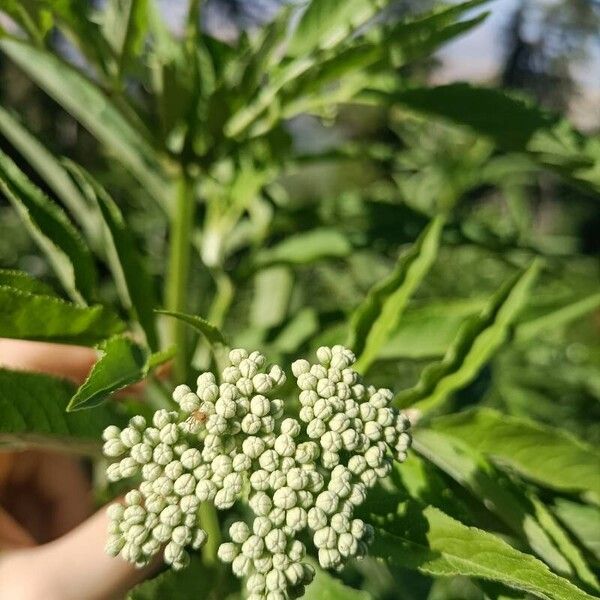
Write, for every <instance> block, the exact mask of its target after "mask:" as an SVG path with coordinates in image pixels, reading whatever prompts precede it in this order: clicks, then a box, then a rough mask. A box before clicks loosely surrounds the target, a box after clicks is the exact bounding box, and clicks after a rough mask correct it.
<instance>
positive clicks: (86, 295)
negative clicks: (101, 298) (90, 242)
mask: <svg viewBox="0 0 600 600" xmlns="http://www.w3.org/2000/svg"><path fill="white" fill-rule="evenodd" d="M0 190H2V192H4V194H5V195H6V197H7V198H8V200H9V202H10V203H11V204H12V205H13V207H14V208H15V210H16V211H17V213H18V215H19V216H20V217H21V219H22V221H23V223H24V224H25V226H26V227H27V229H28V230H29V233H30V234H31V236H32V238H33V239H34V240H35V241H36V243H37V244H38V246H39V247H40V248H41V250H42V251H43V252H44V253H45V254H46V256H47V257H48V260H49V261H50V263H51V264H52V266H53V268H54V271H55V272H56V275H57V276H58V278H59V279H60V281H61V283H62V284H63V286H64V288H65V290H66V291H67V293H68V294H69V295H70V296H71V297H72V298H73V300H75V301H76V302H81V303H85V301H86V300H89V299H90V298H91V297H92V296H93V293H94V287H95V285H96V270H95V267H94V262H93V260H92V257H91V255H90V253H89V251H88V249H87V247H86V246H85V244H84V242H83V240H82V239H81V236H80V235H79V233H78V231H77V230H76V229H75V227H74V226H73V225H72V223H71V222H70V221H69V219H68V217H67V216H66V215H65V213H64V212H63V211H62V209H61V208H60V207H59V206H58V205H56V204H54V203H53V202H51V201H50V200H49V199H48V198H47V197H46V196H45V195H44V194H43V193H42V191H41V190H40V189H39V188H37V187H36V186H35V185H33V183H31V181H29V179H28V178H27V177H26V176H25V174H24V173H23V172H22V171H21V170H20V169H19V168H18V167H17V165H16V164H15V163H14V162H13V161H12V160H11V159H10V158H9V157H8V156H7V155H6V154H4V153H3V152H1V151H0Z"/></svg>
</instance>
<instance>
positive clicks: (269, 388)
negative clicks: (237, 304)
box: [105, 346, 410, 600]
mask: <svg viewBox="0 0 600 600" xmlns="http://www.w3.org/2000/svg"><path fill="white" fill-rule="evenodd" d="M317 357H318V359H319V362H318V363H317V364H312V365H311V364H310V363H308V362H307V361H305V360H299V361H296V362H295V363H294V364H293V365H292V372H293V374H294V376H295V377H296V382H297V386H298V388H299V389H300V394H299V400H300V405H301V410H300V414H299V419H296V418H290V417H287V418H284V415H283V402H282V401H281V400H280V399H277V398H275V399H272V398H271V395H272V392H274V391H275V390H276V389H277V388H278V387H279V386H280V385H282V384H283V383H284V382H285V375H284V373H283V371H282V370H281V369H280V368H279V367H277V366H274V367H272V368H271V369H270V370H269V371H268V373H267V372H264V369H263V367H264V363H265V359H264V357H263V356H262V355H261V354H260V353H258V352H253V353H250V354H249V353H248V352H246V351H245V350H240V349H236V350H232V351H231V352H230V355H229V364H228V365H227V366H226V367H225V369H224V370H223V372H222V374H221V383H220V384H219V383H218V382H217V380H216V378H215V376H214V375H213V374H212V373H203V374H202V375H200V377H199V378H198V380H197V390H196V392H193V391H192V390H190V388H189V387H187V386H183V385H182V386H179V387H177V388H176V389H175V391H174V393H173V398H174V400H175V401H176V402H177V404H178V405H179V407H180V411H178V412H167V411H158V412H157V413H156V414H155V417H154V419H153V427H148V428H147V427H146V426H145V421H143V419H141V418H140V417H135V418H134V419H132V421H131V422H130V425H129V427H127V428H126V429H124V430H123V431H119V430H118V429H117V428H114V427H111V428H108V429H107V431H106V432H105V439H106V444H105V453H106V455H107V456H111V457H120V456H123V455H124V454H126V456H125V457H124V458H121V460H120V462H118V463H114V464H113V465H110V466H109V468H108V476H109V478H110V479H112V480H117V479H120V478H123V477H130V476H131V475H134V474H137V473H141V475H142V479H143V481H142V484H141V485H140V486H139V489H138V490H134V491H132V492H130V493H129V494H128V495H127V496H126V498H125V506H121V505H116V506H114V507H111V509H110V510H111V518H112V525H111V536H110V539H109V544H108V545H109V548H108V550H109V552H111V553H112V554H116V553H119V554H120V555H121V556H122V557H124V558H125V559H127V560H130V561H131V562H135V563H136V564H144V563H145V562H147V561H148V560H149V558H150V557H151V556H152V555H153V554H155V553H156V552H158V551H159V550H160V547H161V546H162V545H164V544H166V547H165V559H166V561H167V562H170V563H171V564H173V567H174V568H179V567H181V566H183V565H184V564H185V563H186V560H187V553H186V550H185V547H186V546H191V547H192V548H197V547H199V546H200V545H201V544H202V542H203V541H204V539H205V538H206V534H205V533H204V531H203V530H202V529H201V527H200V524H199V522H198V521H197V519H196V515H197V508H198V505H199V503H200V502H212V503H213V504H214V506H215V507H216V508H218V509H222V510H225V509H229V508H231V507H232V506H233V505H234V504H235V503H236V501H239V500H243V501H245V502H247V505H248V506H249V508H250V509H251V512H252V513H253V516H252V517H251V519H250V520H249V522H245V521H236V522H234V523H233V524H232V525H231V527H230V529H229V537H230V541H227V542H225V543H223V544H221V546H220V547H219V550H218V555H219V558H220V559H221V560H222V561H223V562H226V563H231V565H232V570H233V572H234V574H235V575H236V576H238V577H240V578H244V579H245V587H246V592H247V597H248V598H249V600H261V599H267V600H285V599H286V598H294V597H299V596H301V595H302V594H303V592H304V587H305V586H306V585H307V584H308V583H310V581H311V580H312V578H313V575H314V571H313V569H312V567H311V566H310V565H308V564H307V563H305V562H303V559H304V557H305V555H306V547H305V545H304V544H303V543H302V542H301V541H300V540H299V539H297V538H298V537H299V535H300V534H301V533H302V532H305V531H306V532H308V533H309V534H310V535H311V537H312V541H313V544H314V546H315V548H316V549H317V554H318V559H319V563H320V564H321V566H322V567H324V568H335V569H339V568H341V567H342V566H343V564H344V562H345V561H346V560H347V559H349V558H351V557H361V556H364V554H365V553H366V551H367V544H368V543H369V542H370V540H371V538H372V535H373V530H372V528H371V527H370V526H369V525H367V524H365V523H364V522H363V521H361V520H360V519H357V518H354V511H355V508H356V507H357V506H359V505H360V504H362V503H363V502H364V500H365V498H366V494H367V492H368V489H369V488H371V487H373V486H374V485H375V483H376V482H377V480H378V479H380V478H382V477H385V476H387V475H388V474H389V472H390V470H391V464H392V459H393V458H396V459H397V460H404V458H405V457H406V450H407V447H408V445H409V444H410V436H409V434H408V433H407V429H408V425H409V424H408V420H407V419H406V418H405V417H404V416H403V415H402V414H401V413H399V412H398V411H397V410H396V409H394V408H392V407H391V406H390V401H391V399H392V394H391V392H390V391H389V390H386V389H375V388H373V387H371V386H369V387H365V386H364V385H363V384H362V382H361V379H360V377H359V375H358V374H357V373H356V372H354V371H353V370H352V368H351V367H352V365H353V363H354V360H355V359H354V355H353V354H352V352H351V351H349V350H347V349H346V348H343V347H342V346H334V347H333V348H326V347H323V348H319V350H318V351H317ZM174 465H179V466H178V467H176V466H174Z"/></svg>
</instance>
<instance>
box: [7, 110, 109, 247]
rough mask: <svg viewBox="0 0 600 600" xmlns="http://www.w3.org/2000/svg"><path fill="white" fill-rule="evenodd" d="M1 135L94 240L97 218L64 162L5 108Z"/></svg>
mask: <svg viewBox="0 0 600 600" xmlns="http://www.w3.org/2000/svg"><path fill="white" fill-rule="evenodd" d="M0 132H2V134H3V135H4V137H6V139H7V140H8V141H9V142H10V143H11V144H12V145H13V146H14V147H15V148H16V149H17V150H18V151H19V153H20V154H21V155H22V156H23V158H25V160H27V162H28V163H29V164H30V165H31V166H32V167H33V168H34V169H35V170H36V171H37V173H38V174H39V175H40V177H41V178H42V179H43V180H44V182H45V183H46V184H47V185H48V187H50V188H51V189H52V191H53V192H54V193H55V194H56V197H57V198H59V199H60V200H61V202H62V203H63V204H64V205H65V206H66V207H67V208H68V209H69V211H70V214H71V215H72V216H73V217H74V218H75V219H76V220H77V222H78V223H79V224H80V225H81V227H82V228H83V229H84V230H85V232H86V233H87V234H88V235H89V236H91V237H94V236H95V232H96V230H97V227H96V223H95V220H94V215H93V213H92V212H91V211H90V207H89V206H88V204H87V202H86V201H85V198H83V197H82V195H81V194H80V193H79V190H78V189H77V188H76V187H75V185H73V182H72V181H71V178H70V177H69V175H68V174H67V172H66V171H65V169H64V167H63V166H62V165H61V164H60V161H59V160H58V159H57V158H56V157H55V156H54V155H53V154H52V153H51V152H50V151H49V150H48V149H47V148H46V147H45V146H44V145H43V144H42V143H41V142H40V141H39V140H38V139H37V138H36V137H35V136H33V135H32V134H31V133H29V131H27V129H25V127H24V126H23V125H22V124H21V123H20V122H19V120H18V119H17V117H16V116H13V115H12V114H11V113H10V112H8V111H7V110H6V109H4V108H2V107H1V106H0Z"/></svg>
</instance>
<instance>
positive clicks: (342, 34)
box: [287, 0, 377, 56]
mask: <svg viewBox="0 0 600 600" xmlns="http://www.w3.org/2000/svg"><path fill="white" fill-rule="evenodd" d="M376 10H377V6H376V4H375V2H372V1H371V0H348V1H347V2H337V0H312V1H311V2H309V3H308V6H307V8H306V10H305V11H304V13H303V15H302V18H301V19H300V21H299V22H298V26H297V27H296V30H295V31H294V34H293V36H292V38H291V39H290V41H289V42H288V47H287V52H288V54H289V55H290V56H301V55H306V54H308V53H309V52H312V51H313V50H315V49H318V48H330V47H332V46H334V45H335V44H336V43H338V42H340V41H341V40H343V39H345V38H346V37H347V36H348V35H349V34H350V32H351V31H352V29H353V28H355V27H357V26H359V25H361V24H362V23H364V22H365V21H366V20H367V19H369V17H371V16H372V15H373V14H374V13H375V11H376Z"/></svg>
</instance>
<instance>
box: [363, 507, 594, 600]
mask: <svg viewBox="0 0 600 600" xmlns="http://www.w3.org/2000/svg"><path fill="white" fill-rule="evenodd" d="M374 522H375V523H376V524H377V525H378V526H379V527H383V528H385V531H384V530H383V529H379V530H377V531H376V532H375V541H374V542H373V544H372V546H371V547H370V548H369V553H370V554H371V555H373V556H378V557H380V558H383V559H384V560H385V562H386V564H388V565H389V566H390V567H392V568H398V567H404V568H409V569H418V570H419V571H421V572H422V573H425V574H427V575H431V576H436V577H451V576H456V575H463V576H466V577H473V578H475V579H483V580H486V581H495V582H498V583H501V584H504V585H506V586H508V587H510V588H513V589H516V590H521V591H523V592H528V593H530V594H533V595H534V596H537V597H538V598H542V599H544V600H593V597H592V596H590V595H589V594H587V593H586V592H584V591H583V590H581V589H579V588H578V587H576V586H575V585H573V584H572V583H571V582H570V581H568V580H567V579H564V578H563V577H560V576H559V575H556V574H554V573H552V572H551V571H550V569H548V567H547V566H546V565H545V564H544V563H543V562H541V561H540V560H538V559H537V558H534V557H533V556H531V555H530V554H525V553H523V552H520V551H518V550H516V549H515V548H513V547H512V546H509V545H508V544H507V543H506V542H505V541H504V540H502V539H500V538H499V537H497V536H495V535H493V534H491V533H488V532H487V531H483V530H481V529H477V528H475V527H467V526H466V525H463V524H462V523H461V522H460V521H456V520H455V519H453V518H452V517H449V516H448V515H446V514H444V513H443V512H442V511H440V510H438V509H437V508H434V507H432V506H428V507H426V508H425V509H422V510H414V511H411V513H410V514H409V515H407V518H402V517H401V516H399V515H393V516H392V517H391V518H390V517H388V518H381V519H378V518H377V517H375V519H374Z"/></svg>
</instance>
